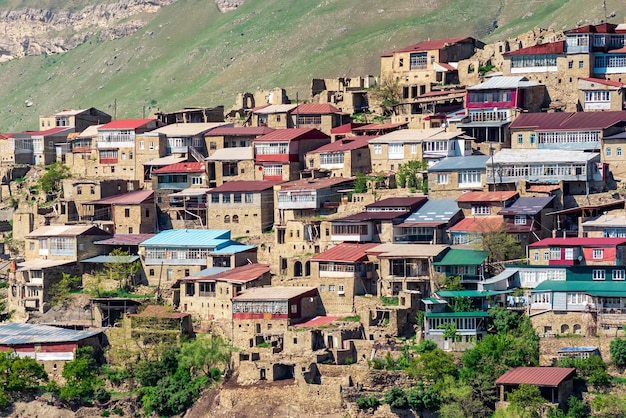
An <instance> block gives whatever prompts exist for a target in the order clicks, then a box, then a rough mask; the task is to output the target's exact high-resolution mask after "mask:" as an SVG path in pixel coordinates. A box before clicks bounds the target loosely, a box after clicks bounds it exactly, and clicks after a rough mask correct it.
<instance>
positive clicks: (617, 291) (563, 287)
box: [532, 266, 626, 297]
mask: <svg viewBox="0 0 626 418" xmlns="http://www.w3.org/2000/svg"><path fill="white" fill-rule="evenodd" d="M593 267H595V268H597V267H598V266H593ZM591 272H592V270H591V269H590V270H589V271H588V277H589V279H588V280H544V281H543V282H541V283H539V284H538V285H537V286H535V288H534V289H533V290H532V292H533V293H536V292H581V293H586V294H589V295H593V296H606V297H622V296H626V289H625V288H624V282H623V281H621V280H619V281H612V280H606V281H605V280H602V281H593V280H592V278H591V274H592V273H591Z"/></svg>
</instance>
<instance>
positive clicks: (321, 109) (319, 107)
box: [291, 103, 342, 115]
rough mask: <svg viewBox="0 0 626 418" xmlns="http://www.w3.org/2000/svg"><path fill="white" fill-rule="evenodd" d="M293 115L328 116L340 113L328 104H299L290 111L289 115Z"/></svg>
mask: <svg viewBox="0 0 626 418" xmlns="http://www.w3.org/2000/svg"><path fill="white" fill-rule="evenodd" d="M294 113H298V114H302V115H328V114H331V113H342V112H341V110H339V109H337V108H336V107H335V106H333V105H331V104H330V103H301V104H299V105H298V106H297V107H296V108H295V109H294V110H292V111H291V114H294Z"/></svg>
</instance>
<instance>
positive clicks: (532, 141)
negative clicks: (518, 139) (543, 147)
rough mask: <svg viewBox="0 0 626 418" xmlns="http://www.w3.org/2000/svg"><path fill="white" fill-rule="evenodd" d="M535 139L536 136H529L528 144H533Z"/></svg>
mask: <svg viewBox="0 0 626 418" xmlns="http://www.w3.org/2000/svg"><path fill="white" fill-rule="evenodd" d="M536 137H537V134H530V143H531V145H532V144H534V143H535V138H536Z"/></svg>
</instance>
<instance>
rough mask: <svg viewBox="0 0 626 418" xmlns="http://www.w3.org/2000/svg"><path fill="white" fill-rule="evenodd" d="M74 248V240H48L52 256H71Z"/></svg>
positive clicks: (60, 238) (58, 238) (59, 238)
mask: <svg viewBox="0 0 626 418" xmlns="http://www.w3.org/2000/svg"><path fill="white" fill-rule="evenodd" d="M74 247H75V240H74V238H62V237H55V238H50V254H52V255H73V254H74Z"/></svg>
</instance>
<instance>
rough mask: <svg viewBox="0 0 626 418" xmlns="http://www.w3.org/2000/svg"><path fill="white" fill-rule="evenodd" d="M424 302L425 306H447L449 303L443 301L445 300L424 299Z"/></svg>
mask: <svg viewBox="0 0 626 418" xmlns="http://www.w3.org/2000/svg"><path fill="white" fill-rule="evenodd" d="M422 302H424V304H425V305H445V304H447V303H448V302H447V301H445V300H443V299H437V298H424V299H422Z"/></svg>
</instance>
